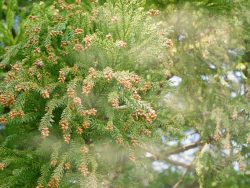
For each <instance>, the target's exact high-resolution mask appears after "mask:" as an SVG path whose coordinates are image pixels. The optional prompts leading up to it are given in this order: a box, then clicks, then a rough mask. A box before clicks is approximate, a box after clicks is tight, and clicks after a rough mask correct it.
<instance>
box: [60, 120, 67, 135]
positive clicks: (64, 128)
mask: <svg viewBox="0 0 250 188" xmlns="http://www.w3.org/2000/svg"><path fill="white" fill-rule="evenodd" d="M59 125H60V127H61V129H62V130H63V132H66V131H67V130H68V129H69V122H68V121H67V120H66V119H61V121H60V122H59Z"/></svg>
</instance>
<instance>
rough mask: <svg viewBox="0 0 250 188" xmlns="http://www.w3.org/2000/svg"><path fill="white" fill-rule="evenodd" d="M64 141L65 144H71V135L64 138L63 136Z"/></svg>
mask: <svg viewBox="0 0 250 188" xmlns="http://www.w3.org/2000/svg"><path fill="white" fill-rule="evenodd" d="M63 139H64V142H65V143H66V144H69V142H70V140H71V138H70V135H69V134H67V135H64V136H63Z"/></svg>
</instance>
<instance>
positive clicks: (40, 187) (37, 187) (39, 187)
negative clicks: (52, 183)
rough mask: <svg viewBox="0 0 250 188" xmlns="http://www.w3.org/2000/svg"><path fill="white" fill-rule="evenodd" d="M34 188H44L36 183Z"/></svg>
mask: <svg viewBox="0 0 250 188" xmlns="http://www.w3.org/2000/svg"><path fill="white" fill-rule="evenodd" d="M36 188H44V187H43V186H42V185H41V184H38V185H37V186H36Z"/></svg>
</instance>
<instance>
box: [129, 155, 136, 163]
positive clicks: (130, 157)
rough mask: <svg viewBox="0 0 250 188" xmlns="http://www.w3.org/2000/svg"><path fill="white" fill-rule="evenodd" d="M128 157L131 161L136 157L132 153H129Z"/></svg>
mask: <svg viewBox="0 0 250 188" xmlns="http://www.w3.org/2000/svg"><path fill="white" fill-rule="evenodd" d="M128 159H129V160H130V161H133V162H134V161H135V160H136V158H135V156H134V155H129V156H128Z"/></svg>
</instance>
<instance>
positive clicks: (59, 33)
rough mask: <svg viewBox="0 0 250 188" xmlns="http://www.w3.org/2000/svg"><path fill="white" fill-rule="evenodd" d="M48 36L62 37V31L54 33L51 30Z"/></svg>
mask: <svg viewBox="0 0 250 188" xmlns="http://www.w3.org/2000/svg"><path fill="white" fill-rule="evenodd" d="M49 34H50V36H51V37H55V36H62V35H63V32H62V31H54V30H52V31H50V33H49Z"/></svg>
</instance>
